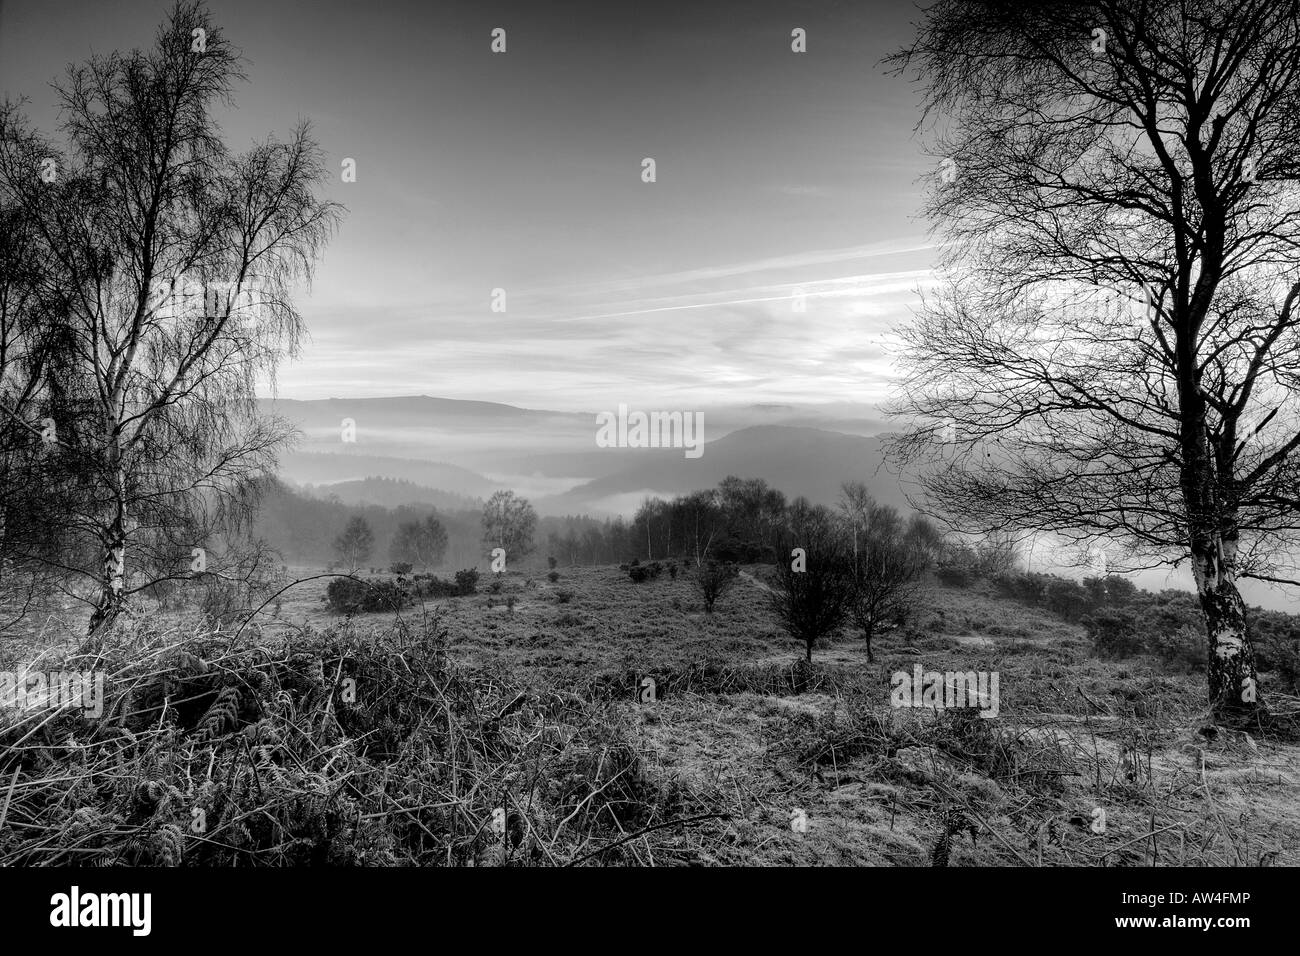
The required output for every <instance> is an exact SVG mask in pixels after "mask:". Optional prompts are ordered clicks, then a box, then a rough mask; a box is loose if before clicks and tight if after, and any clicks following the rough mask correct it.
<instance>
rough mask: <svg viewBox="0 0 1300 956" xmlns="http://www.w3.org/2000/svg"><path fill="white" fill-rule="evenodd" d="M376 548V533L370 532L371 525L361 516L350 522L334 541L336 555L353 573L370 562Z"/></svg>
mask: <svg viewBox="0 0 1300 956" xmlns="http://www.w3.org/2000/svg"><path fill="white" fill-rule="evenodd" d="M374 547H375V533H374V532H373V531H371V530H370V523H369V522H368V521H366V519H365V518H363V517H361V516H360V515H357V516H356V517H354V518H352V519H351V520H350V521H348V523H347V527H345V528H344V529H343V533H342V534H340V535H339V536H338V537H337V538H335V539H334V553H335V554H337V555H338V557H339V560H340V561H342V562H343V563H344V564H346V565H347V566H348V569H349V570H351V571H355V570H356V569H357V568H359V567H360V566H361V565H362V564H364V563H365V562H366V561H369V560H370V553H371V552H372V551H373V550H374Z"/></svg>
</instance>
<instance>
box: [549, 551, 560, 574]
mask: <svg viewBox="0 0 1300 956" xmlns="http://www.w3.org/2000/svg"><path fill="white" fill-rule="evenodd" d="M559 563H560V562H559V561H557V560H555V555H553V554H552V555H549V556H548V557H547V558H546V566H547V567H548V568H550V569H551V570H552V571H554V570H555V566H556V565H557V564H559Z"/></svg>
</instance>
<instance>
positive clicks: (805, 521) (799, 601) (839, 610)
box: [770, 498, 853, 663]
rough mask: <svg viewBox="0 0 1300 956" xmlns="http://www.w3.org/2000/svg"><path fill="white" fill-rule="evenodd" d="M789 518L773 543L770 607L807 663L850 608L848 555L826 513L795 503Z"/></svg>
mask: <svg viewBox="0 0 1300 956" xmlns="http://www.w3.org/2000/svg"><path fill="white" fill-rule="evenodd" d="M789 512H790V514H789V527H788V529H787V530H786V532H785V533H784V534H782V535H780V536H779V537H778V540H779V541H780V542H781V543H780V544H779V545H778V550H777V563H776V587H775V588H773V589H772V593H771V596H770V605H771V608H772V611H773V613H774V614H775V615H776V618H777V620H778V621H779V622H780V623H781V626H782V627H784V628H785V629H786V631H788V632H789V634H790V636H791V637H794V638H795V639H796V640H799V641H802V642H803V643H804V647H805V651H806V659H807V660H808V661H809V662H810V663H811V662H812V651H813V645H814V644H816V643H817V641H818V640H819V639H821V638H823V637H829V636H830V635H831V634H833V633H835V631H836V630H837V629H838V628H839V627H840V626H841V625H842V624H843V623H844V621H845V620H846V619H847V616H848V614H849V611H850V609H851V607H852V604H853V554H852V551H851V550H850V548H849V547H848V546H847V545H846V543H845V539H844V533H843V529H842V528H841V527H839V525H838V522H837V521H836V520H835V518H834V516H833V515H832V514H831V512H830V511H829V510H828V509H826V508H824V507H822V506H817V507H813V506H812V505H810V504H809V503H808V501H807V500H806V499H803V498H799V499H796V500H795V501H794V502H793V503H792V504H791V505H790V509H789ZM796 549H799V550H800V551H801V552H802V554H800V555H799V556H798V557H796V556H795V555H794V551H795V550H796Z"/></svg>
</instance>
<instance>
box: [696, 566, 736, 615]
mask: <svg viewBox="0 0 1300 956" xmlns="http://www.w3.org/2000/svg"><path fill="white" fill-rule="evenodd" d="M738 575H739V571H738V570H737V568H736V566H735V565H734V564H724V563H722V562H720V561H710V562H708V563H707V564H705V565H701V566H700V570H699V573H698V574H696V575H695V587H696V588H698V589H699V592H700V597H702V598H703V599H704V611H705V613H706V614H712V613H713V606H714V605H715V604H717V603H718V598H720V597H722V595H724V594H726V593H727V592H728V591H729V590H731V586H732V585H733V584H735V583H736V578H737V577H738Z"/></svg>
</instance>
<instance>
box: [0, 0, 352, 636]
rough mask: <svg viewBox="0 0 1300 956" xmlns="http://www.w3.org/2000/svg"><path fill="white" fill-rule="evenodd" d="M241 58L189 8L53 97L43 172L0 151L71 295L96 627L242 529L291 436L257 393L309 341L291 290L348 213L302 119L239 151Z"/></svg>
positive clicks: (71, 420) (13, 190) (70, 376)
mask: <svg viewBox="0 0 1300 956" xmlns="http://www.w3.org/2000/svg"><path fill="white" fill-rule="evenodd" d="M239 64H240V60H239V57H238V55H237V53H236V52H235V51H234V50H233V48H232V47H231V46H230V44H229V43H228V42H227V41H226V39H225V38H224V36H223V35H222V32H221V30H220V28H218V27H217V26H215V25H214V24H213V22H212V20H211V18H210V16H209V14H208V12H207V11H206V10H205V9H204V8H203V7H202V6H201V5H200V4H197V3H189V2H186V3H178V4H177V6H176V7H174V8H173V10H172V11H171V13H170V15H169V16H168V18H167V20H166V22H165V23H164V24H163V25H162V27H161V28H160V29H159V31H158V34H157V37H156V40H155V42H154V45H153V46H152V47H151V48H150V49H148V50H146V51H140V50H136V51H133V52H131V53H128V54H119V53H114V54H110V55H107V56H99V57H95V58H93V59H92V60H91V61H89V62H88V63H87V64H85V65H82V66H74V67H71V68H70V69H69V71H68V75H67V78H66V80H65V81H64V82H63V83H61V84H59V85H57V86H56V90H57V92H58V94H59V98H60V101H61V106H62V117H63V118H62V127H61V128H62V132H63V133H64V134H65V136H66V138H67V144H68V145H67V150H66V153H64V154H60V153H57V152H53V153H51V154H50V156H48V157H47V159H48V160H49V163H44V161H43V162H42V166H41V167H39V168H34V167H33V166H32V165H31V164H30V156H29V155H28V154H27V153H26V152H25V151H23V150H20V149H15V148H11V146H10V143H9V142H8V141H6V142H4V143H0V180H3V183H4V188H5V190H6V191H7V192H8V193H10V194H12V195H14V196H16V197H18V198H19V200H20V201H21V203H22V204H23V206H24V208H25V209H26V210H28V211H29V212H30V213H31V214H32V218H33V221H34V222H35V224H36V227H37V229H38V230H39V239H40V244H41V247H42V252H43V255H44V282H45V283H46V284H47V286H48V287H49V288H57V289H62V290H64V299H65V306H66V314H65V315H64V316H62V319H61V320H62V322H63V324H64V327H65V328H66V329H67V330H68V334H69V336H70V337H71V343H72V352H73V361H71V362H70V363H69V364H68V366H67V368H65V369H63V370H61V376H60V380H59V381H58V383H57V387H58V388H59V389H60V390H61V391H62V392H63V393H65V394H66V396H67V405H66V408H65V413H66V414H65V417H64V419H63V420H58V419H57V418H56V421H55V425H56V428H57V431H58V435H59V444H60V447H61V449H63V453H64V454H69V455H73V456H76V457H78V458H79V459H80V460H81V461H82V462H84V463H87V465H88V466H89V468H90V470H91V473H92V474H91V480H90V481H89V482H88V487H87V491H86V501H85V507H84V508H83V509H82V511H81V513H80V514H78V515H76V516H75V517H76V519H77V520H78V521H79V523H80V526H81V530H82V531H83V533H84V534H85V535H86V536H87V537H89V538H91V539H93V541H94V542H95V544H96V547H97V550H98V555H99V560H98V561H96V562H95V565H94V566H93V567H91V568H89V569H82V570H83V571H85V572H86V573H89V574H90V575H92V576H93V577H94V578H96V579H97V580H98V598H97V600H96V608H95V613H94V615H93V616H92V619H91V629H92V632H93V631H95V630H96V629H97V628H98V627H99V626H100V625H102V624H104V623H106V622H108V621H110V620H112V618H113V617H114V616H115V614H116V612H117V610H118V608H120V606H121V604H122V603H123V601H124V600H125V598H126V596H127V595H128V594H129V593H131V592H133V591H136V590H140V589H141V588H144V587H149V586H151V585H152V583H153V582H155V581H156V580H157V579H158V578H159V577H167V576H172V575H181V576H183V575H185V574H188V573H189V560H188V559H189V555H190V554H191V552H192V550H193V549H194V548H196V547H203V546H204V544H205V541H206V539H207V538H208V537H209V536H210V535H212V534H215V533H217V532H218V531H219V530H226V531H230V530H231V529H232V528H233V527H236V526H237V525H238V524H239V519H240V518H242V517H246V516H247V508H248V505H249V503H250V501H251V498H252V493H253V489H254V488H255V487H256V482H254V481H250V479H251V478H254V477H256V476H257V475H258V474H259V473H261V472H267V471H270V470H271V469H272V468H273V465H274V454H275V451H276V449H277V448H278V447H280V446H281V445H282V443H283V442H284V441H285V439H286V438H287V437H288V436H289V430H288V429H287V428H286V427H285V426H284V425H283V424H281V423H279V422H276V421H273V420H267V419H264V418H261V417H259V416H258V414H257V411H256V404H255V403H256V396H255V393H254V385H255V383H256V382H257V381H258V380H259V378H261V377H270V376H273V374H274V371H275V368H276V365H277V363H278V361H279V360H280V359H281V358H282V357H283V356H284V355H285V354H287V353H292V352H293V350H294V349H295V347H296V342H297V339H298V335H299V333H300V330H301V321H300V318H299V316H298V314H297V312H296V311H295V310H294V308H293V306H292V304H291V302H290V292H291V289H292V287H293V285H294V284H295V282H297V281H299V280H303V279H307V278H309V277H310V273H311V268H312V265H313V263H314V259H315V256H316V253H317V252H318V250H319V249H320V247H321V245H322V244H323V242H324V241H325V240H326V238H327V237H328V236H329V234H330V233H331V231H332V229H333V228H334V226H335V224H336V222H337V218H338V214H339V209H338V207H336V206H335V205H334V204H332V203H329V202H324V201H321V200H320V199H318V198H317V197H316V195H315V194H314V189H315V187H316V186H317V184H318V183H319V182H320V181H321V180H322V179H323V177H324V175H325V173H324V167H323V163H322V160H321V155H320V151H319V149H318V147H317V146H316V144H315V143H314V142H313V141H312V139H311V137H310V135H309V132H308V129H307V127H306V125H305V124H304V125H300V126H299V127H298V128H297V129H296V130H295V131H294V133H293V134H292V136H291V137H290V138H289V139H288V140H287V141H285V142H279V141H276V140H267V141H265V142H263V143H261V144H258V145H256V146H254V147H253V148H252V149H251V150H249V151H248V152H246V153H244V154H241V155H234V154H232V153H231V152H230V151H229V150H228V149H227V148H226V146H225V144H224V143H223V142H222V140H221V138H220V129H219V127H218V126H217V124H216V122H215V120H214V118H213V116H212V114H211V107H212V105H213V104H214V103H218V102H220V103H229V101H230V99H231V91H232V87H233V84H234V82H235V81H236V80H237V79H241V78H242V74H241V73H240V71H239V69H240V66H239ZM178 554H179V555H184V556H185V558H186V561H185V564H183V565H181V566H180V567H179V568H177V567H176V566H175V564H174V563H171V562H174V561H175V560H176V557H177V555H178ZM150 556H152V557H154V558H157V559H159V560H161V561H163V562H164V565H163V566H162V567H156V568H152V569H151V568H148V567H146V566H145V565H146V564H147V563H148V559H149V558H150ZM129 563H130V564H134V565H136V567H135V568H130V567H129V566H128V564H129ZM131 571H135V572H136V573H137V578H138V577H139V575H140V574H143V575H144V577H145V580H142V581H139V580H137V581H131V578H130V572H131Z"/></svg>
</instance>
